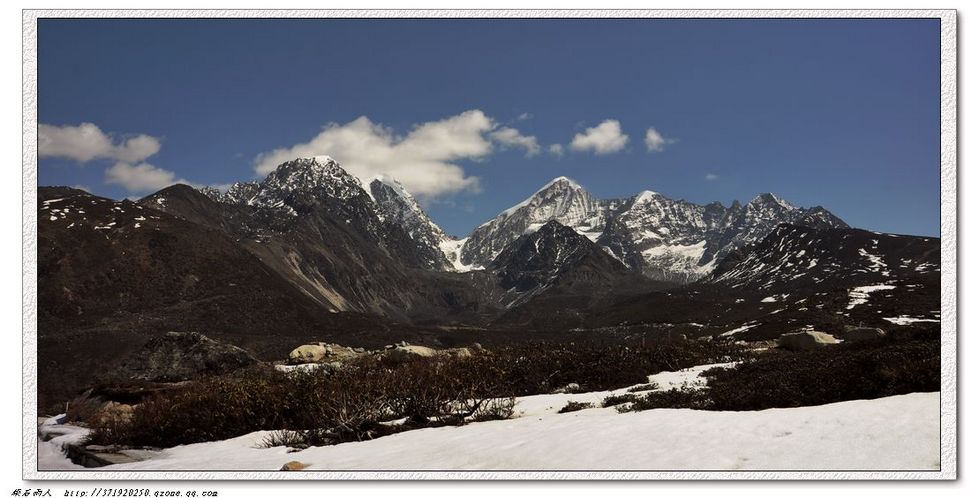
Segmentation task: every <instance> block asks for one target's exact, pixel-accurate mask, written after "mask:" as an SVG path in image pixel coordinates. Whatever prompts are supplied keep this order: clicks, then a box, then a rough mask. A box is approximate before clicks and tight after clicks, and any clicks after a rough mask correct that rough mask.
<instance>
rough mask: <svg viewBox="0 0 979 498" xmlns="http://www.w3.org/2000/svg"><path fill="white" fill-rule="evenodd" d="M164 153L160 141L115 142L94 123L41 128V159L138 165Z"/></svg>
mask: <svg viewBox="0 0 979 498" xmlns="http://www.w3.org/2000/svg"><path fill="white" fill-rule="evenodd" d="M159 151H160V139H158V138H156V137H152V136H150V135H143V134H140V135H136V136H132V137H128V138H123V139H114V138H113V137H112V136H110V135H108V134H106V133H105V132H103V131H102V129H101V128H99V127H98V126H96V125H95V124H92V123H82V124H80V125H78V126H72V125H64V126H56V125H49V124H43V123H42V124H40V125H38V127H37V153H38V157H39V158H49V157H50V158H59V159H71V160H73V161H76V162H78V163H82V164H84V163H87V162H89V161H93V160H96V159H111V160H116V161H124V162H129V163H136V162H139V161H142V160H144V159H146V158H148V157H150V156H152V155H154V154H156V153H157V152H159Z"/></svg>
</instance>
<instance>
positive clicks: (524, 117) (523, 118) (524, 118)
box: [517, 112, 534, 121]
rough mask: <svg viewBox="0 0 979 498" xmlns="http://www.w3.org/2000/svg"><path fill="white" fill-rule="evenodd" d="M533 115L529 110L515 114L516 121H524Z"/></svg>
mask: <svg viewBox="0 0 979 498" xmlns="http://www.w3.org/2000/svg"><path fill="white" fill-rule="evenodd" d="M533 117H534V115H533V114H531V113H529V112H525V113H523V114H521V115H519V116H517V121H526V120H528V119H531V118H533Z"/></svg>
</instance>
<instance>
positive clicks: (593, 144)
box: [571, 119, 629, 154]
mask: <svg viewBox="0 0 979 498" xmlns="http://www.w3.org/2000/svg"><path fill="white" fill-rule="evenodd" d="M628 142H629V137H628V136H627V135H625V134H623V133H622V125H620V124H619V121H618V120H615V119H606V120H605V121H602V122H601V124H599V125H598V126H595V127H593V128H588V129H586V130H585V132H584V133H578V134H576V135H575V136H574V138H573V139H572V140H571V150H575V151H578V152H585V151H592V152H594V153H595V154H611V153H613V152H619V151H621V150H622V149H624V148H625V146H626V144H627V143H628Z"/></svg>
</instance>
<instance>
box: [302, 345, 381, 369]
mask: <svg viewBox="0 0 979 498" xmlns="http://www.w3.org/2000/svg"><path fill="white" fill-rule="evenodd" d="M364 354H365V353H364V351H363V350H360V351H357V350H355V349H353V348H350V347H346V346H341V345H339V344H329V343H326V342H317V343H314V344H304V345H302V346H299V347H298V348H296V349H293V350H292V351H291V352H289V363H291V364H293V365H298V364H301V363H337V362H345V361H350V360H353V359H355V358H359V357H361V356H363V355H364Z"/></svg>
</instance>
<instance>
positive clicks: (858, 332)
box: [836, 325, 886, 342]
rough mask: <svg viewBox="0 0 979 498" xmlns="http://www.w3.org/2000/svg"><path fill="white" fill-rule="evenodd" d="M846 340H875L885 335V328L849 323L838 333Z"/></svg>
mask: <svg viewBox="0 0 979 498" xmlns="http://www.w3.org/2000/svg"><path fill="white" fill-rule="evenodd" d="M836 335H837V336H839V338H840V339H843V340H844V341H846V342H862V341H873V340H876V339H880V338H882V337H884V336H885V335H886V334H885V333H884V331H883V330H881V329H879V328H876V327H854V326H852V325H848V326H846V327H844V328H843V332H839V333H838V334H836Z"/></svg>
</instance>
